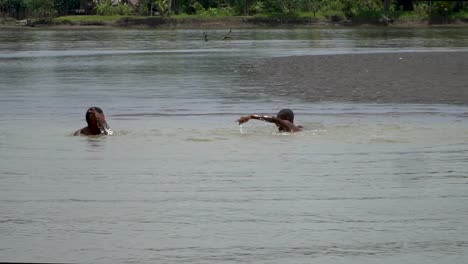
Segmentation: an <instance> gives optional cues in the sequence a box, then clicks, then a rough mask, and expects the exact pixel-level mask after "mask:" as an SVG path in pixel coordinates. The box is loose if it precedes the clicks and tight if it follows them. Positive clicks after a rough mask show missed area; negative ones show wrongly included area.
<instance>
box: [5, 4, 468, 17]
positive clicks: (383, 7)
mask: <svg viewBox="0 0 468 264" xmlns="http://www.w3.org/2000/svg"><path fill="white" fill-rule="evenodd" d="M86 1H88V2H90V3H92V4H93V8H92V9H91V10H88V11H87V14H98V15H141V16H152V15H161V16H171V15H180V14H186V15H196V16H255V15H256V16H261V15H264V16H299V15H304V14H306V15H308V16H312V17H322V18H328V19H346V18H353V17H359V16H372V15H376V16H378V15H381V14H385V13H389V12H390V13H391V12H393V13H395V12H404V11H406V12H408V11H413V12H417V13H421V14H430V13H434V14H441V15H445V14H449V13H453V12H459V11H462V12H464V11H465V10H466V9H467V8H468V1H426V0H424V1H423V0H138V1H136V4H135V1H129V0H117V1H116V0H96V1H93V0H81V1H80V0H0V15H2V16H10V17H14V18H17V19H19V18H24V17H55V16H62V15H70V14H80V12H83V10H81V8H82V6H81V5H80V2H81V4H82V3H83V2H86ZM465 2H466V3H465ZM132 4H133V5H132Z"/></svg>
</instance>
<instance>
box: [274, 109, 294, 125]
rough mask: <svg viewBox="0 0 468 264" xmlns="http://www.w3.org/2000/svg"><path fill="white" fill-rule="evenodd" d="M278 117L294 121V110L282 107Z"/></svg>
mask: <svg viewBox="0 0 468 264" xmlns="http://www.w3.org/2000/svg"><path fill="white" fill-rule="evenodd" d="M276 117H278V118H279V119H283V120H288V121H289V122H291V123H294V112H293V111H292V110H291V109H288V108H286V109H281V110H280V111H279V112H278V114H276Z"/></svg>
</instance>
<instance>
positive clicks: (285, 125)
mask: <svg viewBox="0 0 468 264" xmlns="http://www.w3.org/2000/svg"><path fill="white" fill-rule="evenodd" d="M250 119H256V120H262V121H265V122H269V123H274V124H276V125H277V126H278V127H280V128H281V129H282V130H284V131H294V129H291V125H292V126H293V127H294V125H293V124H291V123H290V122H288V121H285V120H281V119H279V118H277V117H276V116H266V115H247V116H242V117H241V118H239V120H237V122H239V125H241V124H243V123H246V122H248V121H249V120H250Z"/></svg>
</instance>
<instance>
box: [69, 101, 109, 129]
mask: <svg viewBox="0 0 468 264" xmlns="http://www.w3.org/2000/svg"><path fill="white" fill-rule="evenodd" d="M86 122H87V123H88V126H87V127H83V128H82V129H80V130H78V131H76V132H75V133H74V134H73V135H74V136H79V135H85V136H91V135H101V134H103V135H112V134H114V132H113V131H112V130H111V129H110V128H109V125H108V124H107V122H106V117H105V116H104V112H103V111H102V109H101V108H99V107H95V106H93V107H90V108H89V109H88V111H86Z"/></svg>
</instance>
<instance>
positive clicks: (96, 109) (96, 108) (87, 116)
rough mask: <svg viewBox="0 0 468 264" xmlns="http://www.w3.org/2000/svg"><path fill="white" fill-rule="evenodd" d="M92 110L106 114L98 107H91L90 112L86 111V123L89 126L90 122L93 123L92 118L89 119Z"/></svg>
mask: <svg viewBox="0 0 468 264" xmlns="http://www.w3.org/2000/svg"><path fill="white" fill-rule="evenodd" d="M91 110H95V111H96V112H98V113H100V114H104V112H103V111H102V109H101V108H99V107H97V106H93V107H90V108H89V109H88V111H86V122H87V123H88V124H89V122H90V121H91V120H90V117H89V116H90V114H91V113H90V111H91Z"/></svg>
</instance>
